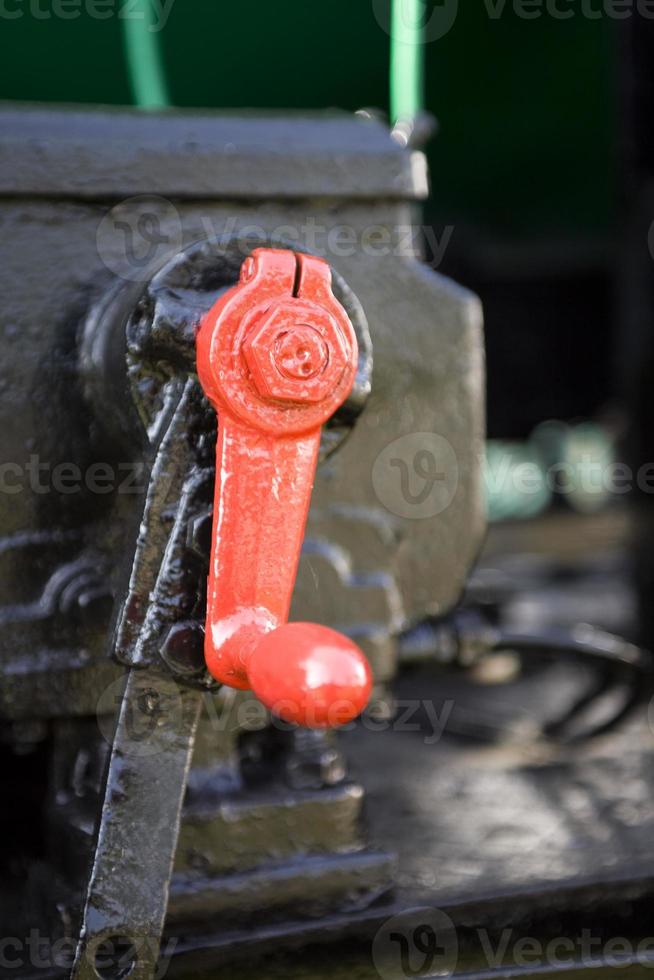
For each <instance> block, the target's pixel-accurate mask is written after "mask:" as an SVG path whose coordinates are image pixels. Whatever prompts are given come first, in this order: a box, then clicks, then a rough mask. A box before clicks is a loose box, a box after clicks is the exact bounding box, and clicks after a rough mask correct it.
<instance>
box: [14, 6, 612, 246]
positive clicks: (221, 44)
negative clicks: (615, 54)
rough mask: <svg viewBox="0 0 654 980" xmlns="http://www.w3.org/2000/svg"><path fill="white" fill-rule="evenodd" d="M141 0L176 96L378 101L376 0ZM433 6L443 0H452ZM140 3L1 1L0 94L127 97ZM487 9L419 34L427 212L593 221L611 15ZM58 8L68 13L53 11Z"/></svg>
mask: <svg viewBox="0 0 654 980" xmlns="http://www.w3.org/2000/svg"><path fill="white" fill-rule="evenodd" d="M415 2H416V0H410V3H411V4H412V5H414V6H415ZM442 2H443V0H441V4H440V6H442ZM94 3H95V4H96V5H97V6H93V5H94ZM140 3H141V8H143V7H145V6H146V5H150V9H151V13H150V21H151V23H150V26H151V27H152V26H154V27H155V28H156V26H157V25H164V26H163V29H162V30H161V31H158V32H157V31H155V32H150V37H149V41H150V48H152V46H153V45H152V43H151V42H152V39H153V38H154V44H155V45H157V44H159V45H160V47H161V56H162V62H163V65H164V66H165V74H166V80H167V87H168V89H169V93H170V98H171V100H172V102H173V103H174V104H177V105H181V106H215V107H234V108H241V107H248V106H252V107H271V108H295V109H305V108H309V109H312V108H325V107H330V106H335V107H340V108H344V109H356V108H358V107H361V106H364V105H365V106H370V105H374V106H379V107H381V108H382V109H384V110H387V109H388V105H389V99H388V88H389V48H390V43H389V30H390V13H389V11H388V8H386V9H384V2H382V0H374V2H373V0H358V2H352V0H330V3H323V4H318V3H302V2H300V0H278V2H277V3H275V4H270V3H266V2H263V0H259V2H258V3H254V4H249V5H247V7H244V6H243V5H242V4H228V3H216V0H183V2H182V0H140ZM434 4H435V5H434V11H435V10H436V8H437V7H438V6H439V5H438V4H436V3H435V0H434ZM453 4H454V6H453ZM446 6H447V7H448V9H449V10H450V12H452V11H453V10H456V0H446ZM139 9H140V8H139V6H138V4H137V5H136V6H135V5H134V3H133V2H132V0H130V2H129V3H128V0H115V2H113V5H112V0H65V2H64V3H62V2H61V0H59V6H56V0H5V2H4V7H3V11H5V12H6V11H9V12H10V13H11V18H10V19H8V18H7V17H6V15H5V16H3V18H2V23H1V24H0V28H1V31H0V33H1V36H2V62H3V68H4V73H3V80H2V83H1V85H0V96H1V97H3V98H7V99H27V100H34V99H38V100H47V101H73V102H105V103H118V104H121V103H122V104H125V103H130V102H132V101H133V91H132V87H131V86H130V80H129V77H128V70H127V59H126V52H125V47H124V43H123V42H124V32H123V28H124V26H125V23H126V22H124V18H125V16H126V15H127V14H128V13H129V12H132V14H133V13H134V12H138V10H139ZM492 10H493V4H491V3H490V0H485V2H480V3H465V4H464V3H462V2H459V4H458V12H457V14H456V17H455V18H454V20H453V23H452V25H451V27H450V29H449V30H448V31H447V32H445V33H444V35H443V36H442V37H439V38H438V39H436V40H432V41H431V42H430V43H427V44H426V45H425V55H426V106H427V108H428V110H430V111H431V112H433V113H434V114H435V115H436V116H437V117H438V119H439V121H440V123H441V131H440V136H439V137H438V138H437V139H436V140H435V141H434V143H433V145H432V147H431V149H430V163H431V167H432V174H433V181H434V207H435V209H436V211H437V213H438V214H439V215H444V216H446V217H447V218H449V217H452V218H453V219H455V220H465V219H466V218H467V217H470V218H471V219H474V220H475V221H476V222H477V223H479V222H481V223H483V222H487V223H488V224H489V225H490V226H492V227H493V228H495V230H496V231H505V232H506V233H507V234H509V235H511V234H519V233H521V232H523V231H524V230H526V229H527V228H529V227H530V226H531V227H532V228H533V226H534V224H537V225H538V227H539V228H540V229H545V228H550V229H551V230H552V232H553V233H555V234H558V233H561V232H566V231H570V230H574V231H575V232H576V231H580V232H582V233H584V232H588V233H589V234H592V233H595V232H597V231H598V230H602V229H604V228H606V226H607V225H608V223H609V221H610V215H611V186H612V175H611V154H612V141H613V129H614V122H613V111H612V106H611V91H612V88H611V85H612V80H611V74H612V56H611V31H612V28H614V27H615V24H614V23H613V22H611V21H607V19H606V18H602V19H596V20H589V19H587V18H584V17H582V16H581V14H579V13H578V14H575V16H574V17H573V18H572V19H570V20H556V19H553V18H552V17H550V16H548V15H547V14H545V13H543V16H541V17H540V18H538V19H534V20H525V19H522V18H520V17H518V16H517V14H516V13H515V12H513V9H512V7H511V5H510V4H509V3H508V0H507V3H506V4H505V6H504V8H503V13H502V15H501V16H500V17H496V18H494V17H493V16H491V14H490V13H489V11H491V12H492ZM62 11H64V12H65V13H66V18H67V19H63V18H62V17H61V16H55V13H56V12H59V13H61V12H62ZM93 11H94V12H95V14H97V13H98V12H101V14H102V18H103V19H98V18H97V17H96V16H91V13H92V12H93ZM107 14H111V15H110V16H107ZM117 14H118V15H117ZM120 15H122V17H121V16H120ZM382 25H383V26H382ZM135 26H137V25H135V23H134V22H132V23H130V24H129V27H130V36H131V37H132V40H133V39H134V28H135ZM150 53H151V52H150ZM155 69H156V66H155ZM407 85H408V88H409V90H410V89H411V85H412V83H411V80H410V79H409V81H408V82H407ZM414 91H415V89H414ZM409 94H410V92H409Z"/></svg>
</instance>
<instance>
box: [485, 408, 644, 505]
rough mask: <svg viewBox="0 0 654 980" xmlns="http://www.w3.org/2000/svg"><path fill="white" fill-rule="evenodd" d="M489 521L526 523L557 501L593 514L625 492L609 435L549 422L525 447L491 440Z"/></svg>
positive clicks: (591, 425) (588, 426) (587, 425)
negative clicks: (559, 500)
mask: <svg viewBox="0 0 654 980" xmlns="http://www.w3.org/2000/svg"><path fill="white" fill-rule="evenodd" d="M484 478H485V484H486V505H487V513H488V519H489V520H490V521H502V520H524V519H527V518H530V517H536V516H537V515H538V514H540V513H542V512H543V511H544V510H545V509H546V508H547V507H548V506H549V505H550V504H551V503H552V501H553V500H554V496H555V494H556V496H557V497H558V498H560V499H561V500H562V501H563V502H564V503H565V504H566V505H567V506H568V507H570V508H571V509H572V510H576V511H578V512H580V513H583V514H592V513H595V512H596V511H599V510H601V509H602V508H603V507H606V506H607V505H608V504H609V503H610V502H611V501H612V500H613V499H614V498H615V496H616V495H618V496H619V495H620V494H621V493H623V492H625V491H624V489H623V487H624V486H626V485H627V484H626V476H625V474H624V473H623V467H621V466H620V464H619V463H618V462H617V456H616V451H615V445H614V440H613V438H612V436H611V434H610V433H609V432H608V431H607V430H606V429H604V428H603V427H602V426H600V425H598V424H597V423H595V422H580V423H579V424H577V425H568V424H567V423H565V422H560V421H556V420H550V421H547V422H543V423H542V424H541V425H539V426H537V427H536V428H535V429H534V431H533V432H532V434H531V436H530V437H529V439H528V440H527V441H526V442H504V441H501V440H489V441H488V443H487V444H486V459H485V467H484Z"/></svg>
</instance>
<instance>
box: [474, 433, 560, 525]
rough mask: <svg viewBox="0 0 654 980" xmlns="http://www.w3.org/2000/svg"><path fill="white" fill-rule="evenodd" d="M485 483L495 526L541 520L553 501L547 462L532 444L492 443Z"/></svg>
mask: <svg viewBox="0 0 654 980" xmlns="http://www.w3.org/2000/svg"><path fill="white" fill-rule="evenodd" d="M484 481H485V485H486V512H487V516H488V520H489V521H491V522H494V521H504V520H527V519H528V518H530V517H537V516H538V514H541V513H542V512H543V511H544V510H545V509H546V508H547V507H548V506H549V504H550V503H551V500H552V491H551V490H550V489H549V487H548V485H547V474H546V472H545V467H544V465H543V461H542V459H541V458H540V456H539V454H538V452H537V451H536V450H534V448H533V447H532V446H530V444H529V443H528V442H524V443H522V442H514V443H512V442H503V441H501V440H489V441H488V442H487V443H486V458H485V466H484Z"/></svg>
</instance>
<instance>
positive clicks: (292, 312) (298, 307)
mask: <svg viewBox="0 0 654 980" xmlns="http://www.w3.org/2000/svg"><path fill="white" fill-rule="evenodd" d="M242 350H243V357H244V358H245V362H246V364H247V366H248V369H249V371H250V375H251V378H252V381H253V383H254V385H255V387H256V388H257V390H258V392H259V394H260V395H262V396H263V397H264V398H274V399H276V400H278V401H290V402H303V403H318V402H321V401H323V399H324V398H326V397H327V396H328V395H329V394H330V393H331V392H332V391H333V390H334V387H335V386H336V385H337V384H338V381H339V379H340V378H341V376H342V374H343V372H344V371H345V370H346V368H347V367H348V364H349V358H348V346H347V341H346V339H345V337H344V336H343V334H342V332H341V329H340V327H339V325H338V323H337V322H336V320H335V319H334V318H333V317H332V316H331V315H330V314H329V312H328V311H327V310H325V309H323V308H322V307H321V306H318V304H317V303H311V302H307V301H306V300H299V299H288V300H282V301H280V302H278V303H276V304H274V305H273V306H271V307H270V308H269V309H268V310H267V311H266V313H265V314H264V315H263V317H262V319H261V320H260V321H259V322H258V323H257V324H256V325H255V326H254V327H253V328H252V329H251V331H250V333H249V334H248V336H247V337H246V338H245V340H244V342H243V348H242Z"/></svg>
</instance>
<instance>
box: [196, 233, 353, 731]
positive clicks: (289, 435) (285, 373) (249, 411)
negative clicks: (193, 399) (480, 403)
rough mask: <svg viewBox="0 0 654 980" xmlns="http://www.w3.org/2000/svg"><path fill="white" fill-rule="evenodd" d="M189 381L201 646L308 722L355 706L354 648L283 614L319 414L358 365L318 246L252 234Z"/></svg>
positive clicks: (323, 723)
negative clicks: (206, 531) (200, 410)
mask: <svg viewBox="0 0 654 980" xmlns="http://www.w3.org/2000/svg"><path fill="white" fill-rule="evenodd" d="M197 365H198V375H199V378H200V383H201V384H202V387H203V388H204V391H205V394H206V395H207V397H208V398H209V400H210V401H211V403H212V405H213V406H214V408H215V409H216V411H217V412H218V416H219V420H218V444H217V447H216V492H215V501H214V512H213V531H212V553H211V563H210V567H209V582H208V590H207V625H206V639H205V657H206V661H207V667H208V668H209V671H210V673H211V674H212V675H213V676H214V677H215V678H216V679H217V680H219V681H221V682H222V683H223V684H227V685H229V686H230V687H237V688H241V689H248V688H252V690H253V691H254V693H255V694H256V695H257V697H258V698H259V699H260V700H261V701H262V702H263V703H264V704H265V705H266V706H267V707H268V708H270V709H271V710H272V711H273V712H274V713H275V714H277V715H279V716H280V717H282V718H284V719H286V720H287V721H292V722H297V723H299V724H301V725H306V726H308V727H311V728H322V727H333V726H336V725H342V724H345V723H346V722H347V721H350V720H351V719H352V718H355V717H356V716H357V715H358V714H359V713H360V712H361V711H362V710H363V708H364V707H365V706H366V704H367V702H368V698H369V696H370V688H371V674H370V668H369V666H368V662H367V660H366V658H365V657H364V655H363V653H362V652H361V651H360V650H359V648H358V647H357V646H356V645H355V644H354V643H352V642H351V641H350V640H348V639H347V638H346V637H345V636H342V635H341V634H340V633H337V632H335V631H334V630H331V629H328V628H327V627H325V626H317V625H314V624H312V623H287V619H288V612H289V608H290V603H291V595H292V592H293V585H294V583H295V576H296V573H297V566H298V561H299V556H300V548H301V546H302V538H303V536H304V527H305V524H306V519H307V513H308V510H309V503H310V498H311V489H312V486H313V480H314V474H315V469H316V463H317V459H318V448H319V445H320V427H321V425H322V424H323V423H324V422H326V421H327V419H328V418H329V417H330V416H331V415H332V414H333V413H334V411H335V410H336V409H337V408H338V407H339V406H340V405H341V404H342V403H343V402H344V401H345V399H346V398H347V396H348V395H349V393H350V391H351V389H352V385H353V383H354V377H355V374H356V367H357V342H356V336H355V333H354V330H353V328H352V324H351V323H350V320H349V318H348V316H347V314H346V312H345V310H344V309H343V307H342V306H341V304H340V303H339V302H338V300H337V299H336V298H335V296H334V295H333V293H332V290H331V272H330V269H329V266H328V264H327V263H326V262H324V261H323V260H322V259H318V258H314V257H313V256H309V255H299V254H298V255H296V254H295V253H294V252H290V251H283V250H279V249H266V248H260V249H257V250H256V251H255V252H253V254H252V256H251V257H250V258H248V259H246V260H245V262H244V263H243V266H242V268H241V279H240V282H239V284H238V285H237V286H235V287H234V288H233V289H230V290H229V292H227V293H226V294H225V295H224V296H222V297H221V299H219V300H218V302H217V303H216V304H215V306H213V308H212V309H211V310H210V311H209V313H207V315H206V316H205V317H204V319H203V321H202V324H201V326H200V331H199V333H198V337H197Z"/></svg>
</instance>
